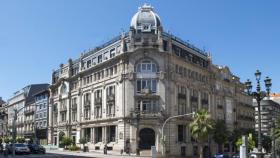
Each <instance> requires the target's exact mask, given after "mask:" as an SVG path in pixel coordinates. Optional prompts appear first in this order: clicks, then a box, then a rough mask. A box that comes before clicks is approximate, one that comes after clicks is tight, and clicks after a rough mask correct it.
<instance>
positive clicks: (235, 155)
mask: <svg viewBox="0 0 280 158" xmlns="http://www.w3.org/2000/svg"><path fill="white" fill-rule="evenodd" d="M232 158H240V156H239V154H234V155H233V156H232Z"/></svg>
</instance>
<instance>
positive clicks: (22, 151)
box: [15, 143, 30, 154]
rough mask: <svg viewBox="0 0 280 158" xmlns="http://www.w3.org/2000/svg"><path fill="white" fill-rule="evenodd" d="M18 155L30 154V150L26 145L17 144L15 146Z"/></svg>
mask: <svg viewBox="0 0 280 158" xmlns="http://www.w3.org/2000/svg"><path fill="white" fill-rule="evenodd" d="M15 153H16V154H30V149H29V148H28V147H27V145H25V144H21V143H16V144H15Z"/></svg>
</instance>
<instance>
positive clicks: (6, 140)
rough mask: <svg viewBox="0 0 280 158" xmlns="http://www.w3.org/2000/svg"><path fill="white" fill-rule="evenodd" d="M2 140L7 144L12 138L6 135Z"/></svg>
mask: <svg viewBox="0 0 280 158" xmlns="http://www.w3.org/2000/svg"><path fill="white" fill-rule="evenodd" d="M4 142H5V143H6V144H8V143H10V142H12V139H10V138H8V137H6V138H4Z"/></svg>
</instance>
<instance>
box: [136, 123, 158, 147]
mask: <svg viewBox="0 0 280 158" xmlns="http://www.w3.org/2000/svg"><path fill="white" fill-rule="evenodd" d="M139 137H140V142H139V148H140V149H151V146H155V141H156V140H155V131H154V130H152V129H150V128H143V129H141V131H140V133H139Z"/></svg>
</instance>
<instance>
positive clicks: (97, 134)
mask: <svg viewBox="0 0 280 158" xmlns="http://www.w3.org/2000/svg"><path fill="white" fill-rule="evenodd" d="M94 133H95V134H94V136H95V138H94V139H95V143H98V142H102V127H97V128H95V129H94Z"/></svg>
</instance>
